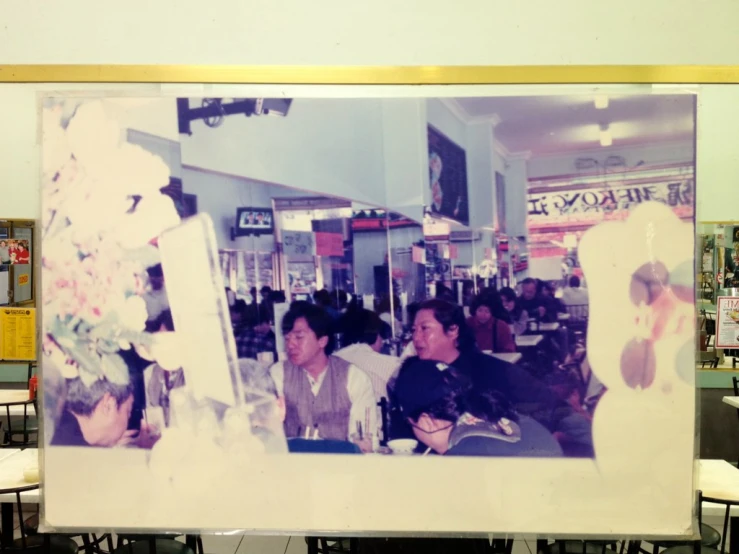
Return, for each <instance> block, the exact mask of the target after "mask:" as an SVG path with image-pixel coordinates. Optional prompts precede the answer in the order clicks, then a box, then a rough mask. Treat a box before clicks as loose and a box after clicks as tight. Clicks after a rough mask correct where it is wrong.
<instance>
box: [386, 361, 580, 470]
mask: <svg viewBox="0 0 739 554" xmlns="http://www.w3.org/2000/svg"><path fill="white" fill-rule="evenodd" d="M450 365H452V366H454V367H455V368H456V369H457V370H458V371H460V372H461V373H462V374H464V375H466V376H467V377H468V378H469V379H470V380H471V381H472V383H473V386H474V388H475V389H476V390H491V391H496V392H499V393H501V394H503V395H504V396H505V397H506V398H507V399H508V400H509V401H510V402H511V403H512V404H513V407H514V408H515V410H516V412H517V413H518V414H520V415H526V416H529V417H531V418H533V419H534V420H536V421H537V422H539V423H540V424H541V425H543V426H544V427H545V428H546V429H547V430H548V431H549V432H550V433H557V434H558V435H560V436H561V437H562V444H563V445H564V444H566V445H567V448H566V449H565V451H564V454H565V455H566V456H577V457H593V455H594V453H593V434H592V425H591V422H590V421H589V420H588V419H587V418H585V417H583V416H582V415H581V414H578V413H577V412H576V411H575V410H574V409H573V408H572V407H571V406H570V405H569V404H567V403H566V402H565V401H564V400H562V399H561V398H560V397H559V396H557V395H556V394H555V393H554V392H553V391H552V390H551V389H549V388H548V387H547V386H546V385H544V383H542V382H541V381H539V380H538V379H536V378H535V377H533V376H532V375H531V374H530V373H529V372H528V371H526V370H525V369H523V368H521V367H519V366H516V365H513V364H509V363H507V362H504V361H502V360H499V359H497V358H494V357H492V356H488V355H486V354H483V353H482V352H479V351H471V352H464V353H462V354H460V355H459V357H458V358H457V359H456V360H454V361H453V362H452V363H451V364H450ZM388 392H389V394H390V397H389V398H390V400H391V402H392V399H393V396H392V391H388ZM390 435H391V436H392V437H393V438H399V437H413V432H412V429H411V427H410V425H409V424H408V423H407V421H405V419H404V418H403V416H402V414H401V413H400V412H399V410H396V409H395V408H394V407H393V408H392V409H391V421H390Z"/></svg>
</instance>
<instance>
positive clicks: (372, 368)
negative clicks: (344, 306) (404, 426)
mask: <svg viewBox="0 0 739 554" xmlns="http://www.w3.org/2000/svg"><path fill="white" fill-rule="evenodd" d="M350 313H351V314H352V317H351V318H347V321H346V327H345V332H344V339H345V340H346V341H347V342H348V343H349V346H345V347H344V348H342V349H341V350H338V351H337V352H335V353H334V355H335V356H338V357H339V358H342V359H344V360H346V361H347V362H349V363H350V364H354V365H355V366H357V367H358V368H359V369H361V370H362V371H364V372H365V373H366V374H367V376H368V377H369V378H370V381H371V382H372V389H373V390H374V392H375V402H376V403H379V402H380V401H381V400H382V398H383V397H387V383H388V381H389V380H390V378H391V377H392V376H393V375H395V374H396V373H397V372H398V368H399V367H400V359H399V358H396V357H395V356H388V355H387V354H381V353H380V351H381V350H382V344H383V337H388V336H389V335H390V334H391V333H392V331H391V330H390V326H389V325H387V324H386V323H385V322H383V321H382V320H381V319H380V316H378V315H377V314H376V313H375V312H371V311H369V310H364V309H360V310H353V311H351V312H350ZM379 431H381V429H377V430H375V431H374V432H379Z"/></svg>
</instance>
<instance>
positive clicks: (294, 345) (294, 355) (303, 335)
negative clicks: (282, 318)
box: [285, 317, 328, 367]
mask: <svg viewBox="0 0 739 554" xmlns="http://www.w3.org/2000/svg"><path fill="white" fill-rule="evenodd" d="M327 344H328V337H321V338H320V339H319V338H318V337H317V336H316V334H315V333H314V332H313V329H311V328H310V327H309V326H308V322H307V321H306V320H305V318H304V317H299V318H298V319H296V320H295V324H294V325H293V328H292V329H291V330H290V332H289V333H287V334H286V335H285V348H286V349H287V358H288V359H289V360H290V361H291V362H292V363H294V364H295V365H297V366H299V367H302V366H304V365H305V364H306V363H308V362H310V361H311V360H313V359H315V358H316V356H320V355H321V354H323V353H324V348H326V345H327Z"/></svg>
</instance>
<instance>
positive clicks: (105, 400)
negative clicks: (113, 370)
mask: <svg viewBox="0 0 739 554" xmlns="http://www.w3.org/2000/svg"><path fill="white" fill-rule="evenodd" d="M65 407H66V409H67V410H69V411H70V412H71V413H72V414H73V415H74V416H75V417H76V418H77V421H78V422H79V425H80V429H81V430H82V434H83V437H84V439H85V441H86V442H87V443H88V444H90V445H92V446H113V445H115V444H116V443H117V442H118V441H119V440H120V438H121V437H122V436H123V433H125V432H126V429H127V428H128V420H129V418H130V417H131V411H132V409H133V388H132V387H131V385H130V384H128V385H116V384H114V383H111V382H110V381H108V380H107V379H105V378H103V379H98V380H97V381H95V382H94V383H92V384H91V385H90V386H89V387H88V386H86V385H85V384H84V383H83V382H82V379H80V378H79V377H77V378H75V379H68V380H67V398H66V403H65Z"/></svg>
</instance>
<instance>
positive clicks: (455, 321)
mask: <svg viewBox="0 0 739 554" xmlns="http://www.w3.org/2000/svg"><path fill="white" fill-rule="evenodd" d="M413 346H414V347H415V349H416V353H417V354H418V357H419V358H421V359H422V360H437V361H440V362H451V361H453V360H455V359H457V357H458V356H459V353H460V352H463V351H465V350H469V349H473V348H475V339H474V337H473V336H472V334H471V332H470V330H469V327H467V324H466V322H465V319H464V312H463V311H462V308H460V307H459V306H456V305H455V304H452V303H451V302H446V301H444V300H439V299H438V298H435V299H433V300H426V301H425V302H422V303H421V305H420V306H419V307H418V312H416V317H415V318H414V320H413Z"/></svg>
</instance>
